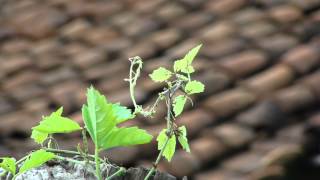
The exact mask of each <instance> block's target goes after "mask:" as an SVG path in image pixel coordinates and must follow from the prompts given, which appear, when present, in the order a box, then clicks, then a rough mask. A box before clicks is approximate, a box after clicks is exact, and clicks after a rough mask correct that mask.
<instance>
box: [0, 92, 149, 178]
mask: <svg viewBox="0 0 320 180" xmlns="http://www.w3.org/2000/svg"><path fill="white" fill-rule="evenodd" d="M62 112H63V108H60V109H58V110H57V111H56V112H53V113H52V114H51V115H49V116H46V117H43V119H42V121H41V122H40V123H39V125H37V126H35V127H33V128H32V134H31V138H33V139H34V141H35V142H36V143H38V144H40V145H41V148H40V149H39V150H37V151H34V152H32V153H30V154H28V155H27V156H25V157H23V158H22V159H20V160H19V161H17V162H16V160H15V159H14V158H11V157H3V158H0V167H1V168H2V169H3V170H5V172H9V173H11V174H12V175H13V176H14V179H15V178H16V177H17V176H18V175H20V174H22V173H24V172H26V171H28V170H30V169H32V168H35V167H38V166H41V165H42V164H44V163H45V162H47V161H49V160H52V159H60V160H66V161H69V162H73V163H78V164H83V165H87V166H91V165H93V164H94V165H95V174H96V176H97V178H98V179H99V180H101V179H102V176H101V172H100V166H101V163H102V162H103V160H102V159H101V158H100V157H99V153H100V152H101V151H102V150H106V149H109V148H112V147H118V146H132V145H137V144H145V143H148V142H150V141H151V139H152V136H151V135H150V134H148V133H147V132H146V131H145V130H142V129H139V128H138V127H121V128H119V127H117V125H118V124H120V123H122V122H125V121H128V120H131V119H133V118H134V115H133V114H132V113H131V110H129V109H127V108H126V107H124V106H121V105H120V104H113V103H110V102H108V101H107V100H106V98H105V97H104V96H103V95H101V94H100V93H99V92H98V91H97V90H95V89H94V88H93V87H90V88H89V89H88V92H87V104H85V105H83V107H82V115H83V120H84V123H85V127H80V125H79V124H78V123H76V122H75V121H72V120H71V119H69V118H66V117H63V116H62ZM80 130H82V131H83V133H82V136H83V144H84V146H85V147H84V148H85V149H84V150H82V149H81V148H80V146H78V152H77V151H67V150H59V149H55V148H54V142H55V141H53V140H54V139H53V134H56V133H71V132H75V131H80ZM86 131H87V132H88V133H89V135H90V137H91V139H92V141H93V143H94V144H95V153H94V155H90V154H88V147H87V140H86ZM45 142H47V143H46V144H45ZM60 154H71V155H80V156H82V158H83V161H78V160H74V159H72V158H67V157H63V156H60ZM20 164H21V166H20V168H19V171H18V172H17V171H16V167H17V166H18V165H20ZM91 169H94V168H91ZM123 171H124V168H120V169H119V171H118V172H116V174H119V173H121V172H123ZM5 172H4V173H3V174H2V175H4V174H5ZM111 177H113V176H111Z"/></svg>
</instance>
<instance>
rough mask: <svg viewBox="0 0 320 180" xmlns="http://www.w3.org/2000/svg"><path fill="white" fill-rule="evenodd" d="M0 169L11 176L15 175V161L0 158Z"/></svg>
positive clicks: (9, 158) (8, 158)
mask: <svg viewBox="0 0 320 180" xmlns="http://www.w3.org/2000/svg"><path fill="white" fill-rule="evenodd" d="M0 167H1V168H2V169H4V170H6V171H8V172H10V173H11V174H13V175H15V174H16V160H15V159H14V158H11V157H2V158H0Z"/></svg>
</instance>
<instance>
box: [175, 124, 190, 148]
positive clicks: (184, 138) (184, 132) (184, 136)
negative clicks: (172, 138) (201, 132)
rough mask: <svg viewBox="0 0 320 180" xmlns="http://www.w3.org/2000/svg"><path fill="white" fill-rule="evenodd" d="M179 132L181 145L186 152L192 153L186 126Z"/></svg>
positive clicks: (180, 128)
mask: <svg viewBox="0 0 320 180" xmlns="http://www.w3.org/2000/svg"><path fill="white" fill-rule="evenodd" d="M179 131H180V134H179V136H178V141H179V143H180V144H181V146H182V148H183V149H184V150H185V151H187V152H190V147H189V143H188V138H187V129H186V127H185V126H181V127H179Z"/></svg>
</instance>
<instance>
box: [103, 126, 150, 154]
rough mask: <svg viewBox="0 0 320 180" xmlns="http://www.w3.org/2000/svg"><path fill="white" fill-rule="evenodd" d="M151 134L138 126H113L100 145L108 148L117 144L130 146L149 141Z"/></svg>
mask: <svg viewBox="0 0 320 180" xmlns="http://www.w3.org/2000/svg"><path fill="white" fill-rule="evenodd" d="M151 140H152V136H151V135H150V134H148V133H147V132H146V131H145V130H143V129H139V128H138V127H129V128H114V129H113V130H112V131H111V132H110V133H109V134H108V136H107V138H106V141H104V142H103V144H102V146H103V148H105V149H109V148H112V147H117V146H132V145H137V144H145V143H149V142H150V141H151Z"/></svg>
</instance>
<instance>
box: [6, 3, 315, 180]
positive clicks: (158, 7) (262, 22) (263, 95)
mask: <svg viewBox="0 0 320 180" xmlns="http://www.w3.org/2000/svg"><path fill="white" fill-rule="evenodd" d="M319 27H320V1H318V0H307V1H304V0H281V1H274V0H251V1H249V0H239V1H235V0H223V1H210V0H178V1H170V0H152V1H150V0H122V1H117V0H110V1H98V0H93V1H85V0H78V1H69V0H43V1H42V3H39V2H38V1H36V0H30V1H14V0H4V1H1V2H0V156H3V155H8V153H9V154H11V155H14V156H16V157H20V156H21V155H22V154H23V153H26V152H28V151H30V150H31V149H32V148H34V147H35V144H34V143H32V142H31V141H30V140H28V137H29V136H30V128H31V127H32V126H33V125H34V124H36V123H37V122H38V121H39V120H40V118H41V116H42V115H46V114H48V113H50V112H51V111H52V110H54V109H56V108H57V107H60V106H64V109H65V112H64V113H65V115H68V116H70V117H72V118H74V119H75V120H76V121H78V122H80V121H81V114H80V108H81V107H80V106H81V104H82V103H83V102H84V101H85V91H86V88H87V87H88V86H89V85H90V84H93V85H94V86H95V87H97V88H98V89H99V90H101V91H102V92H103V93H104V94H106V96H107V97H108V99H109V100H111V101H119V102H121V103H122V104H125V105H128V106H132V102H131V100H130V98H129V91H128V83H127V82H125V81H123V79H124V78H126V77H127V73H128V68H129V63H128V61H127V58H129V57H130V56H136V55H138V56H141V57H142V58H143V59H144V62H145V64H144V72H143V73H142V79H141V81H139V84H138V87H137V90H136V96H137V101H138V102H139V103H143V104H144V105H150V104H151V102H152V101H153V100H154V99H155V97H156V95H157V93H156V92H157V91H158V90H160V88H161V86H160V85H159V84H155V83H153V82H152V81H151V80H150V79H149V77H148V73H150V72H151V71H152V70H153V69H155V68H157V67H158V66H165V67H169V66H170V64H171V63H172V62H173V60H176V59H177V58H180V57H181V56H182V55H184V54H185V53H186V51H187V50H189V49H190V48H191V47H194V46H195V45H197V44H199V43H203V47H202V49H201V51H200V54H199V56H198V58H197V60H196V61H195V68H196V69H197V70H198V72H197V73H196V74H195V75H194V78H195V79H197V80H200V81H202V82H204V84H205V85H206V91H205V92H204V93H203V94H201V95H199V96H196V97H193V100H194V103H195V106H194V107H191V106H187V107H186V109H187V111H186V112H185V113H184V114H182V115H181V116H180V117H179V118H177V124H179V125H180V124H182V125H185V126H186V127H187V129H188V136H189V139H190V147H191V151H192V153H191V154H189V153H186V152H184V151H182V150H181V149H180V147H179V149H178V150H177V154H176V156H175V157H174V158H173V160H172V163H171V164H170V163H167V162H165V161H163V162H161V164H160V165H159V168H160V169H161V170H165V171H168V172H170V173H172V174H173V175H176V176H179V177H182V176H184V175H188V176H190V177H192V178H193V179H196V180H212V179H222V180H230V179H237V180H239V179H240V180H241V179H244V180H245V179H261V178H268V177H269V178H270V177H272V178H283V177H289V179H290V172H292V171H290V170H288V168H289V167H288V166H287V164H288V162H289V163H295V162H297V161H296V160H298V159H299V158H300V157H308V158H305V159H302V164H308V165H310V164H313V165H314V164H317V163H314V162H317V161H316V157H317V155H318V154H319V153H320V151H319V148H318V147H316V145H315V144H319V143H320V142H319V137H320V114H319V112H318V108H317V106H319V104H320V70H319V68H320V28H319ZM140 82H142V83H140ZM164 107H165V104H160V105H159V106H158V108H157V110H158V112H159V113H158V114H157V115H155V117H154V118H153V119H145V118H142V117H139V118H137V120H135V121H133V122H132V124H134V125H139V126H142V127H144V128H145V129H147V130H148V131H150V132H151V133H152V134H154V135H155V136H156V135H157V133H158V132H159V131H160V129H161V128H162V127H164V124H165V122H164V120H163V119H164V116H165V111H164ZM78 137H79V136H78V135H67V136H62V137H59V140H60V141H61V146H62V147H64V148H69V147H70V146H71V145H73V144H75V140H73V139H74V138H78ZM72 138H73V139H72ZM155 145H156V143H155V141H153V142H152V143H151V144H148V145H142V146H137V147H133V148H119V149H113V150H110V151H108V152H106V154H107V155H108V157H109V159H110V160H111V161H114V162H116V163H120V164H121V165H124V166H127V165H130V166H131V165H150V164H151V162H152V161H153V159H154V158H155V156H156V154H157V149H156V146H155ZM21 146H24V147H25V148H21ZM117 153H121V154H123V155H124V156H121V155H120V156H119V155H117ZM318 159H319V158H318ZM300 160H301V158H300ZM318 161H319V160H318ZM312 162H313V163H312ZM319 164H320V163H319V162H318V165H319ZM294 166H295V165H293V167H294ZM291 168H292V167H291ZM299 172H301V173H300V174H301V175H300V176H298V177H303V178H305V176H304V174H303V172H302V170H301V171H299ZM306 174H308V171H307V170H306ZM318 175H319V173H318ZM319 177H320V176H318V178H315V179H319ZM310 178H312V177H310Z"/></svg>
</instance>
